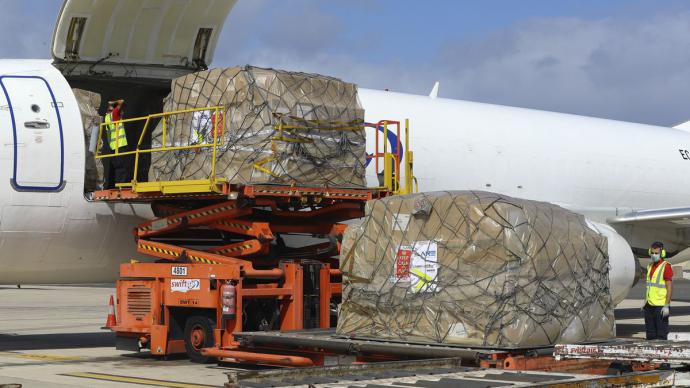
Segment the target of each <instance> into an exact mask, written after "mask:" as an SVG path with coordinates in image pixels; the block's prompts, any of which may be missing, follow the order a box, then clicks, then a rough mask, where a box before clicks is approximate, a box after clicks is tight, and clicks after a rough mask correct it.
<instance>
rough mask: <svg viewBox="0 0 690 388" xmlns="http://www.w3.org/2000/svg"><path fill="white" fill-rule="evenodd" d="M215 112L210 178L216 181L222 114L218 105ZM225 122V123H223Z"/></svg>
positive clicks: (212, 123)
mask: <svg viewBox="0 0 690 388" xmlns="http://www.w3.org/2000/svg"><path fill="white" fill-rule="evenodd" d="M213 114H214V115H215V118H216V119H215V120H211V127H212V131H213V160H212V161H211V176H210V177H209V180H211V182H215V180H216V155H217V154H218V132H220V130H219V128H218V127H219V125H220V116H218V107H216V108H215V110H214V111H213ZM223 124H225V123H223Z"/></svg>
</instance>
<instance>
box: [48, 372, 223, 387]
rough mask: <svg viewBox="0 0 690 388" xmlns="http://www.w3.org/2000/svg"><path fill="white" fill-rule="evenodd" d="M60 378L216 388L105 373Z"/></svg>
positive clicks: (78, 374)
mask: <svg viewBox="0 0 690 388" xmlns="http://www.w3.org/2000/svg"><path fill="white" fill-rule="evenodd" d="M61 376H69V377H82V378H85V379H95V380H103V381H114V382H118V383H132V384H142V385H151V386H154V387H171V388H216V387H217V386H216V385H204V384H192V383H182V382H179V381H167V380H154V379H145V378H142V377H130V376H119V375H111V374H106V373H90V372H78V373H63V374H61Z"/></svg>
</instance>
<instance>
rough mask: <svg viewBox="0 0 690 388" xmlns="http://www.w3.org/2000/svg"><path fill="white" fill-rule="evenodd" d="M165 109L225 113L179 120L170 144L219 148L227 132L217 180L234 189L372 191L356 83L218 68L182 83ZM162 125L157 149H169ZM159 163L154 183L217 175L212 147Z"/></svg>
mask: <svg viewBox="0 0 690 388" xmlns="http://www.w3.org/2000/svg"><path fill="white" fill-rule="evenodd" d="M164 106H165V111H167V112H170V111H178V110H185V109H192V108H204V107H213V106H224V111H223V113H222V114H221V115H218V117H216V114H215V112H214V111H213V110H210V109H209V110H204V111H197V112H193V113H185V114H177V115H174V116H172V118H171V119H170V120H169V121H168V123H167V134H166V139H165V144H166V145H167V146H180V145H190V144H201V143H206V144H208V143H213V134H214V133H215V132H216V128H218V127H222V128H219V129H220V130H219V131H218V133H219V136H220V138H219V143H220V146H219V148H218V154H217V158H216V160H217V165H216V175H217V176H219V177H225V178H227V179H228V181H229V182H231V183H239V184H249V183H275V184H291V185H292V184H295V185H302V186H319V187H321V186H330V187H363V186H366V182H365V176H364V173H365V162H366V149H365V146H366V144H365V135H364V128H363V118H364V111H363V109H362V107H361V104H360V102H359V98H358V96H357V87H356V85H354V84H351V83H346V82H343V81H341V80H338V79H336V78H331V77H326V76H322V75H315V74H305V73H295V72H288V71H281V70H273V69H262V68H257V67H251V66H245V67H233V68H225V69H213V70H208V71H202V72H198V73H194V74H189V75H187V76H184V77H180V78H177V79H174V80H173V81H172V87H171V92H170V94H169V95H168V97H167V98H166V100H165V102H164ZM162 125H163V124H162V123H159V124H158V126H157V127H156V129H155V131H154V132H153V136H152V147H153V148H157V147H161V146H162V145H163V136H162V135H163V127H162ZM281 129H282V130H281ZM151 157H152V163H151V167H150V170H149V180H158V181H159V180H178V179H205V178H208V177H209V175H210V173H211V160H212V150H211V148H202V149H194V150H180V151H174V152H157V153H153V154H152V156H151Z"/></svg>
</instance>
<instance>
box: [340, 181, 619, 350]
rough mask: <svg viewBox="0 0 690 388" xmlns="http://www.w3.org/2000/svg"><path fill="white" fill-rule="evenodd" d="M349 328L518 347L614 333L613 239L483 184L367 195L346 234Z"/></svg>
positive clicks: (345, 315)
mask: <svg viewBox="0 0 690 388" xmlns="http://www.w3.org/2000/svg"><path fill="white" fill-rule="evenodd" d="M340 263H341V264H340V265H341V269H342V271H343V287H344V290H343V302H342V304H341V306H340V309H339V316H338V327H337V332H338V334H341V335H347V336H356V337H367V338H371V337H373V338H378V339H390V340H401V341H421V342H433V343H446V344H461V345H471V346H490V347H503V348H515V347H524V346H540V345H550V344H554V343H557V342H568V343H576V342H582V341H591V340H603V339H609V338H612V337H613V336H614V334H615V329H614V317H613V307H614V306H613V303H612V301H611V296H610V292H609V278H608V271H609V270H608V266H609V259H608V253H607V239H606V237H604V236H602V235H600V234H599V233H598V232H596V231H595V230H594V229H592V228H590V227H589V226H588V224H587V221H586V220H585V219H584V218H583V217H582V216H581V215H578V214H575V213H572V212H570V211H568V210H565V209H563V208H561V207H559V206H556V205H552V204H548V203H544V202H536V201H528V200H522V199H516V198H511V197H508V196H502V195H499V194H494V193H488V192H476V191H450V192H432V193H420V194H411V195H406V196H396V197H387V198H384V199H378V200H373V201H369V202H368V203H367V205H366V216H365V218H364V219H363V220H362V222H360V223H357V224H353V225H351V226H350V227H348V230H347V232H346V234H345V236H344V238H343V245H342V252H341V255H340Z"/></svg>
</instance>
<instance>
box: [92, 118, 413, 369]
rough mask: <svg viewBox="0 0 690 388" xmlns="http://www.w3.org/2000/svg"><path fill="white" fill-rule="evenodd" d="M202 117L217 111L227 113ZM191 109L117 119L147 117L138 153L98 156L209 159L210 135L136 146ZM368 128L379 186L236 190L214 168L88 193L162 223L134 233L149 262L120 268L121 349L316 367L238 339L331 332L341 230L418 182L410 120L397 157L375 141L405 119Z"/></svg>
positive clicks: (201, 359)
mask: <svg viewBox="0 0 690 388" xmlns="http://www.w3.org/2000/svg"><path fill="white" fill-rule="evenodd" d="M203 109H204V110H215V111H216V112H215V114H217V113H218V111H222V109H223V107H211V108H203ZM197 110H201V109H191V110H186V111H177V112H165V113H161V114H157V115H151V116H147V117H143V118H136V119H127V120H123V121H124V122H126V121H135V120H145V124H144V130H143V132H142V135H141V137H140V141H139V144H138V145H137V149H136V150H135V151H129V152H125V153H119V154H118V153H115V154H109V155H97V156H96V157H97V158H99V159H106V158H111V157H120V156H126V155H128V154H131V155H134V156H135V165H138V164H139V157H140V156H141V155H142V154H145V153H151V152H174V151H179V150H183V149H186V148H204V147H208V148H212V150H213V156H214V157H213V158H212V161H213V163H215V159H216V158H215V155H216V153H215V152H216V148H218V147H219V146H220V141H219V139H218V137H217V136H218V132H219V131H215V130H214V131H213V139H212V141H209V142H208V143H204V144H194V145H189V146H180V145H176V146H174V147H165V143H164V144H163V147H159V148H145V147H144V146H142V139H143V138H144V132H145V131H146V130H147V129H148V126H149V123H151V122H153V121H154V119H161V120H164V121H166V120H169V119H170V116H174V115H177V114H186V113H190V112H194V111H197ZM369 125H370V126H372V127H374V128H375V130H376V132H377V136H376V149H375V151H374V153H373V154H372V155H370V156H369V158H370V159H372V160H375V161H376V165H378V163H379V161H381V162H382V164H383V171H382V173H381V174H380V175H381V177H382V179H381V185H380V187H375V188H353V189H341V188H325V187H298V186H280V185H234V184H230V183H228V182H226V181H225V180H223V179H220V178H218V177H216V176H215V165H214V166H212V168H211V170H212V172H211V175H210V176H209V178H208V179H207V180H194V181H167V182H160V181H159V182H139V181H138V180H137V176H136V174H135V177H134V179H133V181H132V182H130V183H126V184H120V185H118V188H117V189H115V190H104V191H99V192H96V193H94V196H93V198H94V199H95V200H99V201H115V202H122V201H132V202H148V203H150V204H151V206H152V209H153V211H154V214H155V215H156V216H157V218H155V219H153V220H149V221H146V222H143V223H142V224H140V225H138V226H137V227H136V229H135V231H134V233H135V236H136V244H137V250H138V252H140V253H142V254H145V255H147V256H149V257H151V258H153V259H155V262H151V263H144V262H134V261H133V262H131V263H129V264H122V265H121V267H120V279H119V280H118V282H117V321H116V322H117V323H116V325H115V326H114V327H111V330H113V331H114V332H115V333H116V336H117V337H116V338H117V341H116V344H117V347H118V348H119V349H125V350H135V351H138V350H140V349H142V348H148V349H150V351H151V354H153V355H158V356H166V355H170V354H175V353H185V352H186V353H187V354H188V355H189V357H190V358H191V359H192V360H193V361H196V362H205V361H207V360H209V359H211V358H214V357H218V358H225V359H227V358H231V359H236V360H242V361H249V362H263V363H270V364H275V365H292V366H298V365H311V364H312V363H313V358H314V356H312V358H306V357H302V356H296V355H277V354H271V353H269V352H265V353H254V352H248V351H240V350H237V349H238V348H239V344H238V343H237V342H236V341H235V339H234V337H233V333H236V332H240V331H262V330H282V331H287V330H297V329H309V328H329V327H332V326H333V325H334V324H335V319H336V316H335V311H336V306H337V303H339V300H340V294H341V273H340V270H339V266H338V259H337V256H338V253H339V251H340V241H341V239H342V235H343V232H344V230H345V227H346V225H344V224H343V223H342V222H344V221H347V220H351V219H356V218H360V217H363V215H364V205H365V203H366V201H368V200H370V199H373V198H380V197H383V196H387V195H391V194H398V193H407V192H410V191H411V190H412V184H413V182H414V177H413V175H412V153H411V152H410V151H409V148H408V142H409V140H408V139H409V138H408V136H407V133H408V126H407V122H405V126H404V130H405V152H404V153H403V152H401V148H402V147H401V146H402V144H397V147H395V148H396V150H394V152H389V151H388V145H387V142H385V141H382V143H383V145H382V146H380V145H379V136H378V131H382V132H383V133H384V135H383V137H382V139H386V138H388V133H389V131H392V133H397V138H396V139H401V137H400V135H401V133H400V132H401V123H400V122H397V121H382V122H379V123H377V124H369ZM389 127H390V128H393V129H389ZM163 128H164V131H165V128H166V126H165V124H164V125H163ZM102 129H103V128H102ZM163 136H164V138H165V133H164V135H163ZM99 138H100V136H99ZM401 165H403V166H404V172H401V171H400V170H401ZM135 171H136V170H135ZM402 177H404V181H402V182H401V178H402ZM292 240H300V241H299V242H297V243H295V241H292ZM202 350H203V351H202Z"/></svg>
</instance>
